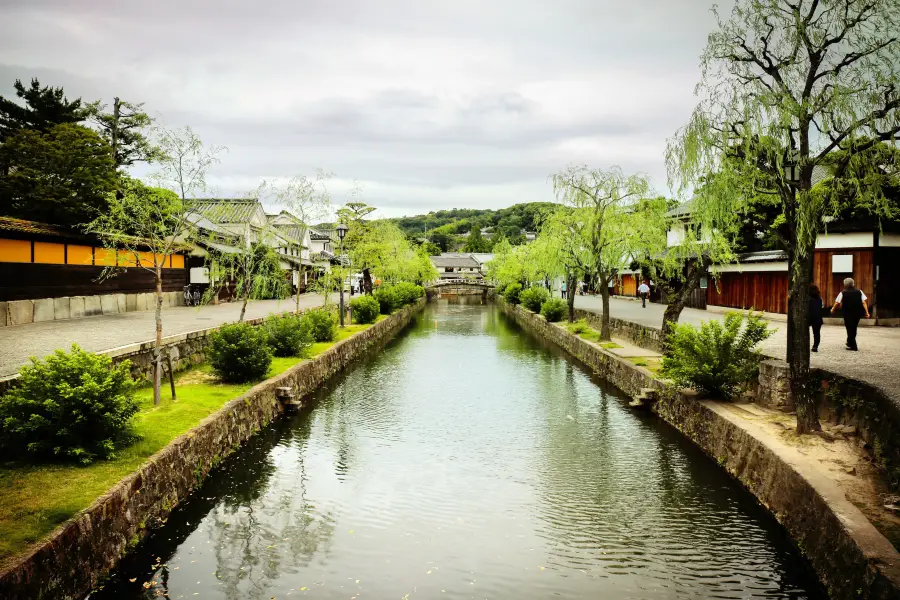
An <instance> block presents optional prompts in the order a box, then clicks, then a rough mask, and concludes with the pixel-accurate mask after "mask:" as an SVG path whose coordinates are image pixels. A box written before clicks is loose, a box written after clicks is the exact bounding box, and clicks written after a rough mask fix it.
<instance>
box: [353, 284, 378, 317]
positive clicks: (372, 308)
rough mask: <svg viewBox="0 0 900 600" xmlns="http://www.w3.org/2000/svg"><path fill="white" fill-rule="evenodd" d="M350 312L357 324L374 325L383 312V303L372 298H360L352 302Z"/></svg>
mask: <svg viewBox="0 0 900 600" xmlns="http://www.w3.org/2000/svg"><path fill="white" fill-rule="evenodd" d="M379 291H380V290H379ZM350 310H351V314H352V315H353V320H354V321H355V322H357V323H374V322H375V320H376V319H377V318H378V314H379V312H380V311H381V303H380V302H379V301H378V300H376V299H375V298H373V297H372V296H360V297H358V298H354V299H353V300H351V301H350Z"/></svg>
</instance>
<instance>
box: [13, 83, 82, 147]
mask: <svg viewBox="0 0 900 600" xmlns="http://www.w3.org/2000/svg"><path fill="white" fill-rule="evenodd" d="M14 87H15V88H16V96H18V97H19V98H21V99H22V100H24V101H25V105H24V106H23V105H21V104H19V103H17V102H14V101H13V100H9V99H7V98H4V97H3V96H0V143H2V142H5V141H6V140H7V139H8V138H9V137H11V136H13V135H15V134H16V133H17V132H19V131H21V130H23V129H33V130H35V131H40V132H41V133H45V132H47V131H49V130H50V129H51V128H53V127H54V126H56V125H61V124H64V123H80V122H81V121H83V120H84V119H85V117H86V116H87V111H86V110H85V109H84V108H83V107H82V106H81V98H77V99H76V100H73V101H72V102H69V100H68V98H66V97H65V95H64V94H63V89H62V88H61V87H58V88H54V87H50V86H44V87H41V84H40V82H39V81H38V80H37V79H32V80H31V87H29V88H26V87H25V85H24V84H23V83H22V81H21V80H20V79H16V83H15V84H14Z"/></svg>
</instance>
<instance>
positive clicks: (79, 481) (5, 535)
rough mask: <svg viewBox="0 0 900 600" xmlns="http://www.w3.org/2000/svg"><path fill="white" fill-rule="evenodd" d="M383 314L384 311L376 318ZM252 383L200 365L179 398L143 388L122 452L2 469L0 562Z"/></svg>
mask: <svg viewBox="0 0 900 600" xmlns="http://www.w3.org/2000/svg"><path fill="white" fill-rule="evenodd" d="M385 318H386V317H385V316H383V315H382V316H380V317H379V318H378V321H381V320H383V319H385ZM376 322H377V321H376ZM369 327H371V325H359V324H353V325H348V326H346V327H344V328H343V329H338V334H337V337H336V338H335V340H334V342H322V343H316V344H313V345H312V347H311V348H310V350H309V352H308V353H307V358H313V357H315V356H317V355H319V354H321V353H322V352H324V351H325V350H327V349H328V348H330V347H331V346H333V345H334V344H335V343H336V342H339V341H341V340H345V339H347V338H349V337H350V336H352V335H354V334H356V333H359V332H360V331H362V330H364V329H367V328H369ZM303 360H304V358H298V357H289V358H274V359H273V360H272V366H271V367H270V368H269V372H268V374H267V377H274V376H276V375H280V374H281V373H284V372H285V371H287V370H288V369H290V368H291V367H293V366H294V365H296V364H297V363H299V362H301V361H303ZM254 385H255V383H245V384H239V385H238V384H225V383H220V382H218V381H217V380H216V378H215V376H214V375H213V373H212V369H211V368H210V367H209V365H200V366H198V367H196V368H193V369H190V370H188V371H185V372H183V373H181V374H179V375H178V376H177V377H176V380H175V390H176V393H177V396H178V400H177V401H173V400H172V399H171V396H170V393H169V388H168V385H166V382H163V387H162V395H163V397H162V401H161V403H160V405H159V406H154V405H153V389H152V388H151V387H150V386H144V387H141V388H140V389H138V391H137V392H136V394H135V397H136V399H137V400H138V403H139V404H140V412H139V413H138V414H137V415H136V416H135V420H134V429H135V432H136V433H137V434H138V435H139V436H140V439H139V441H137V442H135V443H134V444H132V445H131V446H129V447H128V448H125V449H123V450H121V451H120V452H119V453H118V456H117V458H116V459H115V460H110V461H102V462H98V463H95V464H92V465H90V466H87V467H79V466H73V465H22V466H18V465H5V466H3V467H0V561H3V560H4V559H7V558H9V557H11V556H13V555H15V554H17V553H19V552H21V551H23V550H25V549H26V548H27V547H28V546H29V545H30V544H32V543H34V542H36V541H38V540H40V539H41V538H42V537H44V536H45V535H47V534H48V533H50V532H51V531H52V530H53V529H54V528H55V527H56V526H57V525H59V524H60V523H62V522H64V521H66V520H67V519H69V518H70V517H72V516H73V515H74V514H76V513H77V512H78V511H80V510H82V509H84V508H87V507H88V506H89V505H90V504H91V503H92V502H93V501H94V500H96V499H97V498H98V497H99V496H101V495H102V494H103V493H104V492H106V491H107V490H108V489H110V488H111V487H113V486H114V485H115V484H116V483H118V482H119V480H121V479H122V478H124V477H126V476H127V475H129V474H131V473H132V472H134V471H135V470H137V469H138V467H140V466H141V464H142V463H143V462H144V461H145V460H147V458H149V457H150V456H152V455H153V454H155V453H156V452H158V451H159V450H161V449H162V448H163V447H165V446H166V445H167V444H168V443H169V442H171V441H172V440H173V439H175V438H176V437H178V436H179V435H181V434H183V433H185V432H186V431H188V430H190V429H192V428H194V427H195V426H197V425H198V424H199V423H200V421H202V420H203V419H205V418H206V417H208V416H209V415H211V414H212V413H214V412H215V411H217V410H218V409H219V408H221V407H222V406H223V405H224V404H226V403H227V402H228V401H229V400H231V399H232V398H236V397H237V396H240V395H241V394H243V393H244V392H246V391H247V390H249V389H250V388H252V387H253V386H254Z"/></svg>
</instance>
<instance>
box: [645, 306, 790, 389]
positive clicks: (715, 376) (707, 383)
mask: <svg viewBox="0 0 900 600" xmlns="http://www.w3.org/2000/svg"><path fill="white" fill-rule="evenodd" d="M773 333H774V331H773V330H771V329H769V328H768V326H767V325H766V321H765V320H764V319H763V318H762V316H761V315H759V314H754V313H749V314H748V315H747V316H746V318H745V317H744V315H742V314H741V313H739V312H729V313H726V314H725V321H724V324H723V323H722V322H720V321H718V320H715V319H713V320H710V321H705V322H704V323H703V324H702V325H701V326H700V328H699V329H697V328H696V327H693V326H691V325H687V324H679V325H678V326H677V327H676V328H675V332H674V334H673V336H672V338H671V342H670V346H669V354H668V355H667V356H665V357H664V358H663V365H662V370H661V371H660V373H661V374H662V375H664V376H665V377H668V378H669V379H671V380H672V381H674V382H675V383H676V384H678V385H680V386H684V387H690V388H693V389H695V390H698V391H700V392H705V393H708V394H712V395H714V396H717V397H725V398H729V397H731V396H733V395H735V394H736V393H739V392H740V391H741V390H742V389H743V388H744V387H745V386H746V385H747V384H749V383H750V381H751V380H752V379H753V378H754V377H756V376H757V374H758V373H759V362H760V360H762V353H761V351H760V350H759V349H758V348H757V346H758V345H759V343H760V342H762V341H763V340H765V339H767V338H769V337H770V336H771V335H772V334H773Z"/></svg>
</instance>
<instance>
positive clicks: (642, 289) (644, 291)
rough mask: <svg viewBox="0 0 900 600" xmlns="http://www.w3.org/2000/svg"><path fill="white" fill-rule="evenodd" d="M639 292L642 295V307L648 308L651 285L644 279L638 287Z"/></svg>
mask: <svg viewBox="0 0 900 600" xmlns="http://www.w3.org/2000/svg"><path fill="white" fill-rule="evenodd" d="M638 293H639V294H640V295H641V307H643V308H647V296H649V295H650V286H649V285H647V282H646V281H642V282H641V285H640V286H639V287H638Z"/></svg>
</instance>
